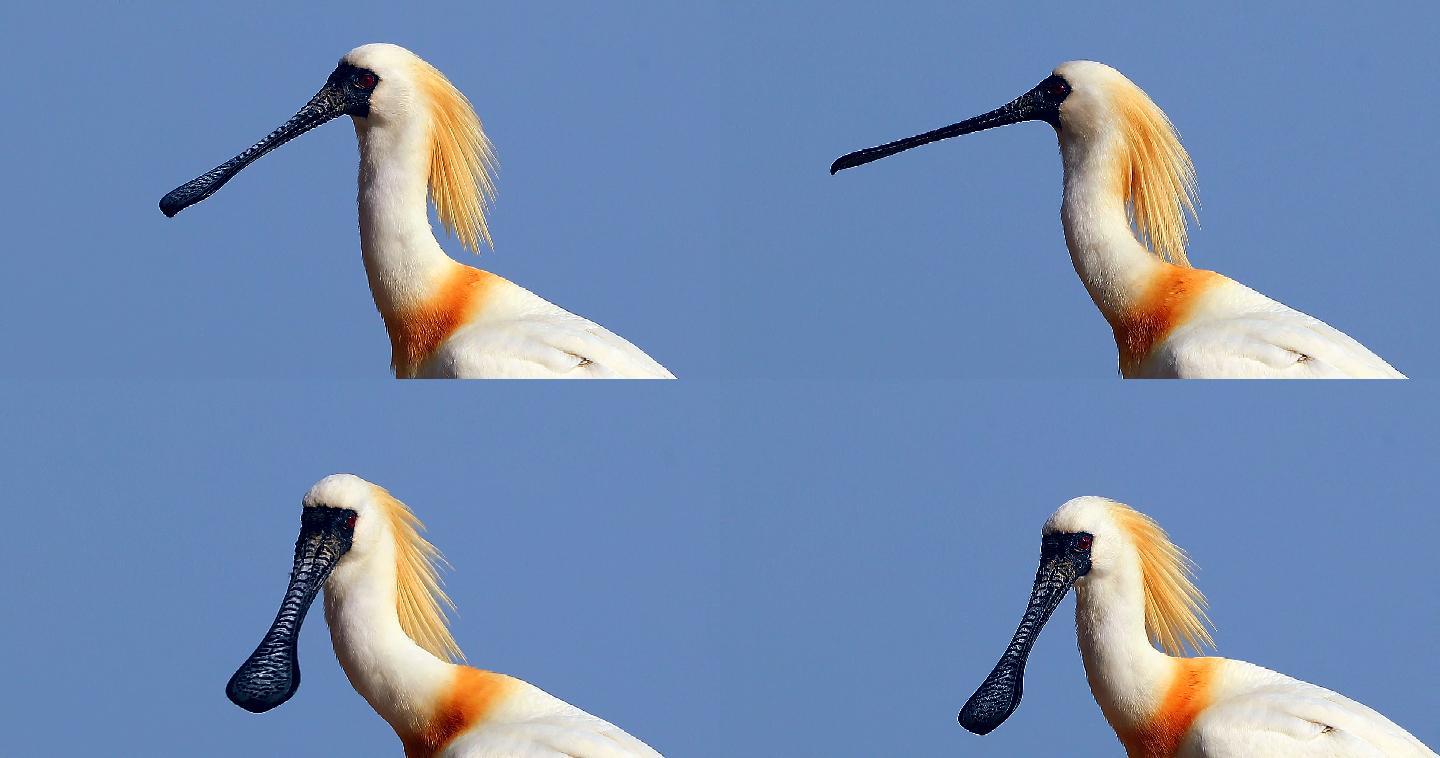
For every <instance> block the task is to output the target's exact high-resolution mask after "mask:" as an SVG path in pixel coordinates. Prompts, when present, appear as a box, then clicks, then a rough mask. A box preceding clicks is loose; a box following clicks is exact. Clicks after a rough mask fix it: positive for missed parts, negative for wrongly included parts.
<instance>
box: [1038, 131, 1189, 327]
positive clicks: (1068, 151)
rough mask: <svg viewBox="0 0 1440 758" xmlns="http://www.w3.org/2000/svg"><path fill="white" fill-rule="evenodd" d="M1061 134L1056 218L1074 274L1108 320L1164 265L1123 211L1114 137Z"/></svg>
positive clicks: (1099, 133)
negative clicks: (1062, 170) (1062, 191)
mask: <svg viewBox="0 0 1440 758" xmlns="http://www.w3.org/2000/svg"><path fill="white" fill-rule="evenodd" d="M1107 131H1108V130H1094V131H1089V132H1086V133H1083V134H1078V135H1067V134H1066V133H1065V131H1064V130H1063V129H1062V130H1061V132H1060V155H1061V159H1062V160H1063V162H1064V167H1065V194H1064V201H1063V202H1062V204H1061V207H1060V218H1061V221H1062V223H1063V224H1064V227H1065V245H1066V247H1068V248H1069V249H1070V261H1071V263H1073V264H1074V265H1075V273H1077V274H1079V275H1080V281H1081V282H1083V283H1084V284H1085V289H1086V290H1087V291H1088V292H1089V293H1090V298H1091V299H1092V300H1094V301H1095V305H1096V306H1097V307H1098V308H1100V311H1101V312H1102V313H1104V314H1105V315H1106V316H1107V317H1109V316H1111V315H1113V314H1119V313H1123V312H1125V311H1126V310H1127V309H1128V307H1129V305H1130V304H1131V303H1134V302H1136V301H1137V300H1139V299H1140V297H1141V296H1142V295H1143V293H1144V292H1145V287H1146V284H1147V283H1148V282H1149V281H1150V280H1151V277H1153V276H1154V275H1155V272H1156V271H1158V270H1159V269H1160V268H1162V267H1163V266H1164V265H1165V264H1164V263H1163V262H1161V261H1160V260H1159V259H1158V258H1156V257H1155V256H1154V255H1151V254H1150V251H1149V250H1147V249H1146V248H1145V246H1144V245H1142V244H1140V241H1139V240H1138V239H1136V238H1135V233H1134V232H1133V231H1132V229H1131V226H1130V217H1129V215H1128V214H1127V213H1126V211H1125V198H1124V195H1123V194H1122V189H1121V181H1122V180H1123V177H1121V176H1120V174H1119V165H1118V164H1119V160H1120V157H1119V155H1118V153H1119V150H1121V149H1123V148H1122V147H1121V146H1120V145H1118V144H1117V141H1118V139H1119V138H1118V136H1116V135H1112V134H1108V133H1107Z"/></svg>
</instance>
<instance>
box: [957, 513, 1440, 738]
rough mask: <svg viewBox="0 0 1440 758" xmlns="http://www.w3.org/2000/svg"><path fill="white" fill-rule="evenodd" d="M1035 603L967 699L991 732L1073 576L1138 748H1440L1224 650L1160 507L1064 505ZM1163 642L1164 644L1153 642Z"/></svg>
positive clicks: (974, 723)
mask: <svg viewBox="0 0 1440 758" xmlns="http://www.w3.org/2000/svg"><path fill="white" fill-rule="evenodd" d="M1041 535H1042V536H1041V542H1040V568H1039V570H1038V571H1037V572H1036V574H1035V585H1034V588H1033V590H1032V591H1031V595H1030V602H1029V605H1028V606H1027V608H1026V610H1025V614H1024V616H1023V618H1022V620H1021V622H1020V626H1019V628H1018V629H1017V630H1016V631H1015V636H1014V638H1013V640H1012V641H1011V643H1010V646H1009V647H1008V648H1006V650H1005V653H1004V655H1003V656H1002V657H1001V658H1000V662H999V663H998V664H996V666H995V668H994V669H993V670H992V671H991V673H990V675H989V676H988V677H986V678H985V681H984V683H983V684H981V685H980V688H979V689H978V690H976V692H975V694H974V695H973V696H971V698H970V700H969V701H968V702H966V704H965V707H964V708H963V709H962V710H961V711H960V724H961V725H962V726H964V727H965V728H966V729H967V730H969V731H971V732H974V733H976V734H982V735H983V734H988V733H990V732H991V731H992V730H994V729H995V728H996V727H998V726H1000V724H1001V723H1002V722H1004V721H1005V719H1007V718H1009V717H1010V714H1012V713H1013V712H1014V711H1015V709H1016V708H1017V707H1019V705H1020V694H1021V685H1022V683H1023V678H1024V675H1025V661H1026V658H1027V657H1028V656H1029V654H1030V649H1031V647H1032V646H1033V645H1034V644H1035V639H1036V637H1037V636H1039V634H1040V631H1041V629H1042V628H1043V627H1044V625H1045V622H1046V621H1047V620H1049V618H1050V615H1051V614H1052V613H1053V612H1054V611H1055V608H1056V606H1058V605H1060V601H1061V600H1063V599H1064V598H1065V595H1066V594H1068V593H1069V591H1070V588H1071V587H1072V586H1073V587H1074V588H1075V596H1076V601H1075V631H1076V636H1077V637H1078V638H1079V643H1080V657H1081V659H1082V660H1083V662H1084V666H1085V676H1086V678H1087V679H1088V680H1089V683H1090V690H1091V692H1092V693H1093V694H1094V696H1095V700H1096V702H1097V703H1098V704H1099V705H1100V711H1101V713H1103V714H1104V716H1105V719H1106V721H1108V722H1109V723H1110V726H1111V727H1112V728H1113V729H1114V730H1115V734H1116V736H1117V737H1119V739H1120V742H1121V744H1122V745H1123V746H1124V748H1125V751H1126V754H1127V755H1128V756H1130V758H1170V757H1171V756H1179V757H1183V758H1251V757H1253V756H1271V755H1273V756H1282V755H1283V756H1288V757H1289V758H1320V757H1321V756H1330V757H1334V758H1340V757H1341V756H1346V757H1350V758H1354V757H1356V756H1377V758H1378V756H1388V757H1389V758H1405V757H1407V756H1409V757H1413V758H1419V757H1420V756H1431V757H1432V758H1433V757H1434V756H1435V753H1434V752H1433V751H1431V750H1430V749H1429V748H1427V747H1426V746H1425V745H1423V744H1422V743H1421V742H1420V741H1419V740H1418V739H1416V738H1415V737H1414V736H1412V735H1411V734H1410V733H1409V732H1406V731H1405V730H1404V729H1402V728H1400V727H1399V726H1397V725H1395V724H1394V723H1393V722H1391V721H1390V720H1389V719H1387V718H1385V717H1384V716H1382V715H1380V714H1379V713H1376V712H1375V711H1373V710H1371V709H1369V708H1367V707H1365V706H1363V705H1361V704H1359V703H1357V702H1355V701H1353V700H1350V699H1348V698H1346V697H1344V696H1342V695H1339V694H1336V693H1335V692H1332V691H1330V690H1328V689H1325V688H1323V687H1319V686H1316V685H1314V684H1310V683H1308V682H1303V681H1300V680H1298V679H1293V678H1291V677H1288V676H1285V675H1284V674H1279V673H1276V672H1274V671H1270V670H1268V669H1264V668H1261V667H1260V666H1257V665H1255V664H1252V663H1246V662H1244V661H1237V660H1232V659H1228V658H1218V657H1184V651H1185V649H1186V648H1187V647H1188V648H1189V649H1190V650H1193V651H1196V652H1199V651H1201V650H1202V649H1204V648H1206V647H1211V648H1213V647H1214V641H1213V639H1212V637H1211V635H1210V629H1211V628H1213V627H1212V626H1211V623H1210V619H1209V617H1208V615H1207V613H1206V602H1205V597H1204V595H1203V594H1201V592H1200V591H1199V589H1198V588H1196V586H1195V584H1194V581H1193V572H1194V564H1193V563H1192V562H1191V561H1190V559H1189V557H1188V556H1187V555H1186V554H1185V552H1184V551H1182V550H1181V549H1180V548H1179V547H1177V546H1176V545H1175V544H1174V543H1173V542H1171V541H1170V538H1169V536H1168V535H1167V534H1166V533H1165V531H1164V530H1163V529H1162V528H1161V527H1160V525H1159V524H1157V523H1156V522H1155V520H1154V519H1152V518H1150V517H1149V516H1146V515H1145V514H1143V513H1141V512H1139V511H1138V510H1135V509H1134V508H1132V507H1130V506H1128V505H1125V504H1122V503H1119V502H1116V501H1114V500H1110V499H1107V498H1102V497H1079V498H1075V499H1073V500H1070V501H1068V502H1066V503H1065V504H1064V505H1062V506H1060V508H1059V509H1058V510H1056V511H1055V513H1054V514H1052V515H1051V516H1050V518H1049V519H1048V520H1047V521H1046V522H1045V526H1044V529H1043V530H1042V532H1041ZM1157 644H1158V645H1159V646H1160V647H1161V648H1163V650H1164V652H1161V650H1159V649H1156V647H1155V645H1157Z"/></svg>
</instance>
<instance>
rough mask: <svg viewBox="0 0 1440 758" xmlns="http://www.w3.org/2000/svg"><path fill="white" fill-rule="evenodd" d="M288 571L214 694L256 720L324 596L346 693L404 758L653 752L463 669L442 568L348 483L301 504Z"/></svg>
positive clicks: (507, 680) (398, 515) (611, 757)
mask: <svg viewBox="0 0 1440 758" xmlns="http://www.w3.org/2000/svg"><path fill="white" fill-rule="evenodd" d="M301 513H302V515H301V517H300V537H299V539H298V540H297V541H296V543H295V566H294V569H293V571H292V572H291V574H290V586H289V588H288V589H287V590H286V591H285V598H284V601H283V602H282V603H281V606H280V612H279V613H278V614H277V615H276V617H275V622H274V623H273V624H272V625H271V627H270V631H269V632H268V633H267V634H266V635H265V637H264V639H263V640H262V641H261V642H260V645H259V647H257V648H256V649H255V652H254V653H252V654H251V656H250V658H249V659H247V660H246V661H245V663H244V664H243V665H241V666H240V668H239V669H238V670H237V671H236V672H235V675H234V676H232V677H231V678H230V682H229V684H228V685H226V688H225V693H226V695H227V696H228V697H229V698H230V700H231V701H233V702H234V703H235V704H236V705H238V706H240V707H241V708H244V709H245V710H247V711H251V712H253V713H263V712H265V711H268V710H270V709H272V708H275V707H276V706H278V705H280V704H281V703H284V702H285V701H286V700H288V699H290V696H291V695H293V694H295V691H296V689H298V688H299V686H300V666H299V659H298V657H297V651H296V643H297V641H298V639H299V633H300V625H301V623H303V622H304V620H305V614H306V612H307V611H308V610H309V608H310V603H311V602H312V601H313V600H314V599H315V595H316V593H317V592H319V591H320V588H321V587H322V586H323V587H324V588H325V621H326V623H327V624H329V626H330V639H331V642H332V643H333V644H334V646H335V657H336V658H338V659H339V661H340V666H341V668H343V669H344V670H345V675H346V676H348V677H349V678H350V684H351V685H352V686H354V687H355V690H356V691H357V692H359V693H360V695H361V696H362V697H364V698H365V701H366V702H367V703H369V704H370V707H372V708H374V709H375V712H376V713H378V714H380V716H381V717H382V718H384V719H385V720H386V721H387V722H389V724H390V726H391V727H392V728H394V730H395V734H396V735H398V736H399V737H400V741H401V743H402V744H403V745H404V748H405V755H406V756H407V758H431V757H432V756H433V757H434V758H482V757H485V758H490V757H494V758H499V757H501V756H562V755H563V756H576V757H577V758H623V757H627V756H630V757H636V756H649V757H651V758H658V756H659V755H660V754H659V753H657V752H655V750H653V749H651V748H650V747H649V746H647V745H646V744H645V743H643V742H641V741H640V740H638V739H636V738H634V737H632V736H630V735H629V734H627V733H625V732H624V731H623V730H621V729H620V728H619V727H617V726H615V725H613V724H611V723H609V722H607V721H605V720H603V719H600V718H598V717H596V716H592V715H590V714H589V713H586V712H585V711H582V710H580V709H579V708H576V707H575V706H573V705H570V704H569V703H566V702H564V701H562V700H560V699H558V698H556V697H554V696H552V695H549V694H547V693H545V692H543V691H541V690H540V689H539V688H538V687H535V686H533V685H531V684H527V683H525V682H523V681H520V680H519V679H516V678H514V677H510V676H506V675H504V674H496V673H493V672H489V671H481V670H479V669H475V668H471V667H469V666H464V665H458V664H456V663H452V661H453V660H463V655H462V654H461V652H460V649H459V647H458V646H457V645H456V644H455V639H454V638H453V637H452V636H451V634H450V629H449V627H448V625H447V622H446V618H445V612H444V610H442V606H447V605H449V606H451V607H453V605H451V603H450V598H448V597H447V596H446V595H445V592H444V591H443V590H442V589H441V588H440V580H439V575H438V572H437V569H436V566H437V564H438V563H440V562H442V561H443V560H444V559H443V558H441V557H440V554H439V552H438V551H436V549H435V547H434V546H433V545H431V544H430V543H429V542H427V541H426V540H425V539H424V538H423V537H421V536H420V534H419V532H418V529H419V528H421V527H420V523H419V521H418V520H417V519H416V518H415V515H414V514H413V513H412V512H411V511H410V509H409V508H408V507H406V506H405V504H404V503H401V502H400V501H399V500H397V499H395V498H394V497H393V496H391V495H390V493H389V492H386V491H385V490H384V489H382V488H380V487H378V486H376V485H374V484H371V483H370V482H367V481H365V480H364V479H361V478H360V477H357V476H352V475H350V474H335V475H333V476H328V477H325V478H324V479H321V480H320V481H319V482H317V483H316V484H315V486H314V487H312V488H311V489H310V492H309V493H307V494H306V495H305V500H304V507H303V508H302V509H301Z"/></svg>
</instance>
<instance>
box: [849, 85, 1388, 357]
mask: <svg viewBox="0 0 1440 758" xmlns="http://www.w3.org/2000/svg"><path fill="white" fill-rule="evenodd" d="M1024 121H1044V122H1046V123H1048V124H1050V125H1051V126H1052V127H1054V129H1055V132H1056V135H1057V136H1058V139H1059V142H1060V156H1061V160H1062V163H1063V167H1064V195H1063V200H1062V203H1061V208H1060V218H1061V221H1062V224H1063V227H1064V232H1065V244H1066V247H1068V248H1069V251H1070V260H1071V262H1072V263H1073V264H1074V266H1075V271H1076V273H1078V274H1079V275H1080V280H1081V282H1083V283H1084V285H1085V289H1086V291H1088V292H1089V294H1090V298H1091V300H1093V301H1094V303H1095V305H1096V307H1098V308H1099V310H1100V313H1101V314H1102V315H1103V316H1104V317H1105V320H1106V321H1107V322H1108V323H1109V325H1110V328H1111V331H1112V332H1113V333H1114V336H1115V344H1116V348H1117V351H1118V361H1117V363H1118V368H1119V373H1120V375H1121V376H1123V377H1126V378H1178V379H1207V378H1208V379H1226V378H1235V379H1242V378H1253V379H1264V378H1292V379H1318V378H1373V379H1403V378H1405V377H1404V375H1403V374H1401V373H1400V372H1399V371H1396V370H1395V369H1394V368H1392V367H1391V366H1390V364H1388V363H1386V362H1385V361H1384V360H1382V359H1381V358H1380V357H1379V356H1377V355H1375V354H1374V353H1372V352H1370V350H1368V349H1367V348H1365V347H1364V346H1363V345H1361V344H1360V343H1359V342H1357V341H1355V340H1354V339H1352V338H1350V337H1349V336H1347V335H1346V334H1344V333H1342V332H1340V331H1339V330H1338V329H1335V328H1333V327H1331V326H1329V325H1328V324H1326V323H1324V322H1322V321H1320V320H1319V319H1316V318H1313V317H1311V316H1308V315H1306V314H1304V313H1301V312H1300V311H1297V310H1295V309H1293V308H1289V307H1287V306H1285V305H1282V304H1280V303H1279V302H1276V301H1275V300H1272V299H1270V298H1268V297H1266V296H1264V295H1262V294H1260V293H1259V292H1256V291H1255V290H1253V289H1250V288H1249V287H1246V286H1245V285H1243V284H1240V283H1239V282H1237V281H1235V280H1233V279H1230V278H1228V277H1226V276H1224V275H1222V274H1219V273H1216V272H1214V271H1207V270H1204V269H1197V268H1193V267H1192V266H1191V264H1190V261H1189V258H1188V257H1187V254H1186V244H1187V241H1188V230H1187V227H1186V223H1187V222H1186V214H1187V213H1188V214H1189V215H1190V216H1191V217H1195V214H1196V211H1195V207H1196V203H1197V202H1198V195H1197V193H1196V184H1195V169H1194V164H1193V163H1192V162H1191V159H1190V156H1189V155H1188V154H1187V153H1186V152H1185V148H1184V146H1183V145H1182V144H1181V143H1180V138H1179V135H1178V134H1177V132H1176V130H1175V127H1174V125H1173V124H1171V122H1170V119H1169V118H1168V117H1167V116H1166V115H1165V113H1164V112H1163V111H1161V110H1160V108H1159V107H1158V106H1156V105H1155V103H1154V101H1152V100H1151V99H1150V97H1149V95H1147V94H1145V92H1144V91H1143V90H1141V89H1140V88H1139V87H1138V86H1136V85H1135V84H1134V83H1133V82H1131V81H1130V80H1129V79H1127V78H1126V77H1125V75H1124V74H1121V73H1120V72H1119V71H1116V70H1115V69H1113V68H1111V67H1110V66H1107V65H1105V64H1103V63H1097V62H1095V61H1070V62H1068V63H1063V64H1061V65H1060V66H1059V67H1057V68H1055V69H1054V70H1053V72H1052V73H1051V75H1050V76H1049V77H1047V78H1045V79H1044V80H1043V81H1041V82H1040V83H1039V84H1037V85H1036V86H1035V87H1034V88H1032V89H1031V90H1030V91H1028V92H1026V93H1025V94H1023V95H1021V96H1020V97H1018V98H1016V99H1015V100H1013V101H1011V102H1010V103H1008V104H1006V105H1004V106H1002V107H1000V108H998V109H996V110H993V111H990V112H988V113H985V114H982V115H980V116H976V117H974V118H971V119H967V120H965V121H961V122H959V123H956V124H952V125H950V126H947V127H944V128H941V129H936V130H934V131H930V132H926V133H924V134H920V135H916V136H914V137H909V138H907V139H902V140H897V141H895V142H891V143H888V144H884V145H880V146H878V147H872V148H867V149H865V150H859V151H856V152H853V153H850V154H847V155H844V156H842V157H840V158H839V159H837V160H836V161H835V162H834V164H832V165H831V167H830V173H831V174H832V175H834V174H835V173H837V172H839V171H842V170H845V169H849V168H854V167H856V166H861V165H864V164H866V163H870V162H871V161H876V160H879V159H881V158H885V157H887V156H891V155H894V154H896V153H899V152H903V151H905V150H909V149H911V148H913V147H919V146H921V145H927V144H929V143H932V142H937V141H939V140H944V139H949V138H951V137H958V136H960V135H964V134H971V133H974V132H979V131H983V130H985V129H992V128H994V127H998V126H1005V125H1007V124H1016V123H1021V122H1024Z"/></svg>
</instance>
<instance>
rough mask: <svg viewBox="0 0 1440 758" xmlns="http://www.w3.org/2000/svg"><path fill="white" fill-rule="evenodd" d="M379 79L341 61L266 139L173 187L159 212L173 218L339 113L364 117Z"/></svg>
mask: <svg viewBox="0 0 1440 758" xmlns="http://www.w3.org/2000/svg"><path fill="white" fill-rule="evenodd" d="M379 83H380V77H378V76H376V75H375V72H374V71H370V70H369V69H363V68H357V67H355V66H352V65H350V64H349V63H344V62H342V63H341V64H340V65H339V66H337V67H336V68H335V71H334V73H332V74H330V78H329V79H328V80H326V82H325V86H324V87H321V88H320V91H319V92H316V93H315V96H314V97H312V98H310V102H308V103H306V104H305V107H304V108H301V109H300V112H299V113H296V114H295V115H294V117H292V118H291V119H290V120H289V121H286V122H285V123H284V124H282V125H280V128H278V129H276V130H275V131H273V132H270V134H269V135H267V136H266V137H265V139H262V140H260V141H259V142H256V143H255V144H254V145H251V146H250V149H249V150H246V151H245V152H243V153H241V154H239V155H237V156H235V157H234V158H231V159H230V160H228V161H225V162H224V163H222V164H220V165H219V166H216V167H215V168H212V169H210V170H209V171H206V172H205V173H203V174H201V175H200V176H198V177H196V178H195V179H192V180H191V181H189V182H186V183H185V184H182V185H180V186H179V187H176V188H175V189H173V190H170V192H169V194H167V195H165V197H162V198H160V212H161V213H164V214H165V215H166V217H168V218H174V217H175V214H177V213H179V212H180V211H183V210H185V209H186V208H189V207H190V206H192V205H194V204H196V203H198V202H200V201H201V200H204V199H205V198H207V197H210V196H211V195H213V194H215V191H216V190H218V189H220V188H221V187H223V186H225V182H228V181H230V179H231V178H233V177H234V176H235V175H236V174H238V173H240V170H241V169H243V168H245V167H246V166H248V165H250V164H251V163H253V162H255V159H257V158H259V157H260V156H262V155H264V154H266V153H268V152H270V151H271V150H274V149H275V148H277V147H279V146H281V145H283V144H285V143H286V142H289V141H290V140H292V139H295V138H296V137H299V136H300V135H302V134H304V133H305V132H308V131H310V130H311V129H314V128H315V127H317V126H319V125H321V124H323V123H325V122H326V121H329V120H331V119H334V118H339V117H340V116H356V117H359V118H364V117H366V116H368V115H370V94H371V93H372V92H374V91H375V87H376V86H377V85H378V84H379Z"/></svg>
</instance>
